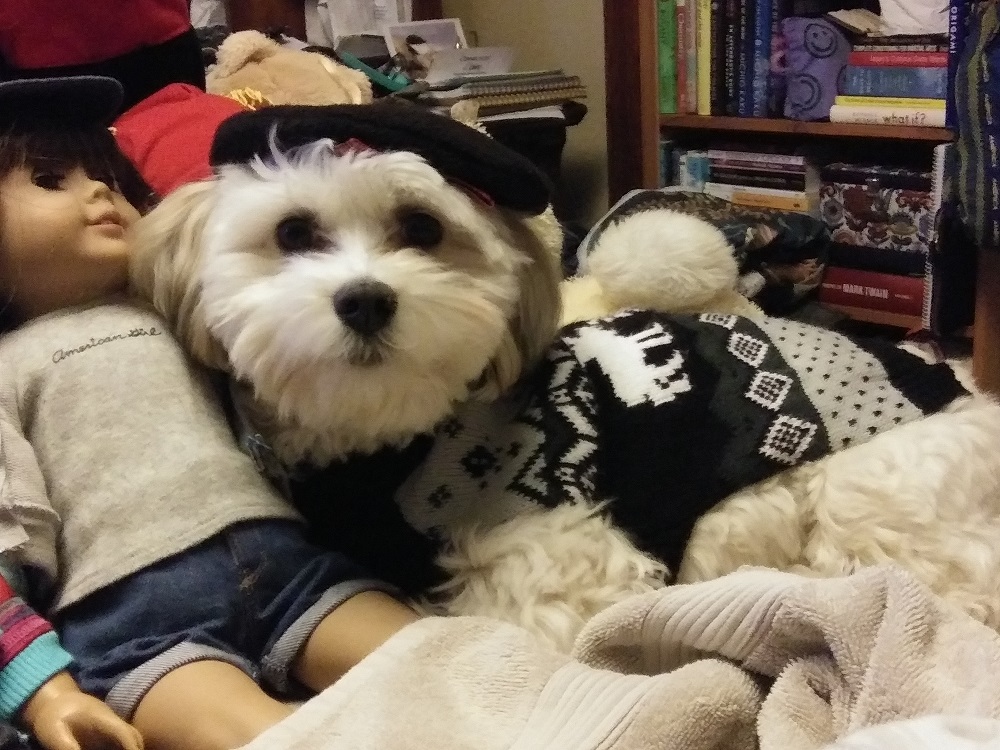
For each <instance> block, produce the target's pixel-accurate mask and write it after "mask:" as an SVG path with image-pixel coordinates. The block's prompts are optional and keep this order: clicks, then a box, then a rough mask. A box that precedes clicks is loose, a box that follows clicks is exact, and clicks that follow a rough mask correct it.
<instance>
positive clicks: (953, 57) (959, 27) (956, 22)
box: [945, 0, 969, 128]
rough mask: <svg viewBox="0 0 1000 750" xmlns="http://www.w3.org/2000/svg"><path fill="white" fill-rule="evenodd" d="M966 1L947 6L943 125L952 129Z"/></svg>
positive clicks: (956, 120) (967, 4)
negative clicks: (946, 81)
mask: <svg viewBox="0 0 1000 750" xmlns="http://www.w3.org/2000/svg"><path fill="white" fill-rule="evenodd" d="M968 17H969V3H968V0H950V2H949V4H948V97H947V107H946V110H945V125H947V126H948V127H949V128H954V127H955V126H956V125H957V124H958V111H957V105H956V103H955V77H956V76H957V75H958V60H959V57H961V55H962V50H963V49H964V47H965V36H966V31H967V23H966V22H967V20H968Z"/></svg>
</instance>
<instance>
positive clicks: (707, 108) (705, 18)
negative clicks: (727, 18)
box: [696, 0, 719, 115]
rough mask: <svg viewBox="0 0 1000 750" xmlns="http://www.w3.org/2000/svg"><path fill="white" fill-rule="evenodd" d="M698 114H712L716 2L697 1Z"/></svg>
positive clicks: (712, 0) (711, 0)
mask: <svg viewBox="0 0 1000 750" xmlns="http://www.w3.org/2000/svg"><path fill="white" fill-rule="evenodd" d="M697 3H698V13H697V20H696V23H697V25H698V26H697V34H698V45H697V49H698V114H699V115H710V114H712V8H713V6H714V7H715V9H716V13H718V5H719V3H718V0H697Z"/></svg>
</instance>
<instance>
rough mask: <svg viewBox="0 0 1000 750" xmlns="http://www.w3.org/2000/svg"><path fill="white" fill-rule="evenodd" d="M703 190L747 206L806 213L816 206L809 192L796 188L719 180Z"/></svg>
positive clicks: (706, 185)
mask: <svg viewBox="0 0 1000 750" xmlns="http://www.w3.org/2000/svg"><path fill="white" fill-rule="evenodd" d="M702 190H704V192H706V193H708V194H709V195H714V196H715V197H716V198H722V199H723V200H727V201H729V202H730V203H735V204H736V205H738V206H746V207H747V208H771V209H775V210H778V211H795V212H799V213H806V212H810V211H812V210H813V209H814V207H815V206H814V204H815V201H814V200H812V199H811V198H810V197H809V195H808V193H804V192H800V191H796V190H776V189H774V188H764V187H746V186H742V185H725V184H723V183H719V182H706V183H705V184H704V185H703V186H702Z"/></svg>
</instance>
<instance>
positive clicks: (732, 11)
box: [656, 0, 792, 117]
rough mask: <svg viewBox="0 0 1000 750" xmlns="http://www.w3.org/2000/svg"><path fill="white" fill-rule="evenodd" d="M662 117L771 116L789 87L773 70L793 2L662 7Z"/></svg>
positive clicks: (685, 1)
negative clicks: (782, 31)
mask: <svg viewBox="0 0 1000 750" xmlns="http://www.w3.org/2000/svg"><path fill="white" fill-rule="evenodd" d="M656 3H657V34H658V40H657V55H658V57H657V59H658V61H659V71H658V78H659V86H660V89H659V99H660V112H661V113H662V114H675V113H681V114H700V115H734V116H745V117H767V116H773V115H775V114H778V113H779V112H780V110H781V105H782V101H783V100H782V98H781V96H782V91H783V87H782V86H781V82H780V80H778V79H779V77H780V75H779V72H778V70H777V69H776V70H774V71H772V68H771V63H772V60H773V59H776V56H777V53H778V52H779V51H780V50H781V47H782V45H781V41H780V23H781V20H782V19H783V18H786V17H787V16H789V15H790V14H791V9H792V4H791V0H656Z"/></svg>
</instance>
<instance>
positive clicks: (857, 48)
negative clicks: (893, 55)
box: [851, 42, 947, 52]
mask: <svg viewBox="0 0 1000 750" xmlns="http://www.w3.org/2000/svg"><path fill="white" fill-rule="evenodd" d="M851 50H852V51H854V52H947V45H943V44H940V43H935V44H900V43H889V44H881V43H876V42H858V43H857V44H855V45H852V46H851Z"/></svg>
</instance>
